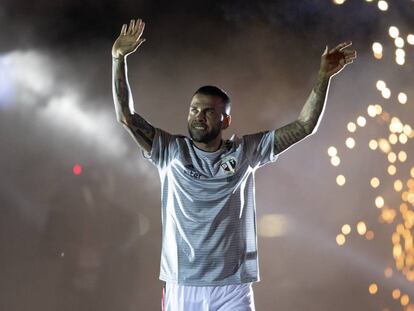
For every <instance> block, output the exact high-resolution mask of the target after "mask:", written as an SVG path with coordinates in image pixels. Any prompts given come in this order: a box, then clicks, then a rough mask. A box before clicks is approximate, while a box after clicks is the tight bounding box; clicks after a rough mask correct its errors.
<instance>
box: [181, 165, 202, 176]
mask: <svg viewBox="0 0 414 311" xmlns="http://www.w3.org/2000/svg"><path fill="white" fill-rule="evenodd" d="M184 167H185V170H184V173H185V174H187V175H189V176H190V177H192V178H194V179H200V177H201V174H200V173H199V172H197V171H196V169H195V168H194V165H192V164H186V165H184Z"/></svg>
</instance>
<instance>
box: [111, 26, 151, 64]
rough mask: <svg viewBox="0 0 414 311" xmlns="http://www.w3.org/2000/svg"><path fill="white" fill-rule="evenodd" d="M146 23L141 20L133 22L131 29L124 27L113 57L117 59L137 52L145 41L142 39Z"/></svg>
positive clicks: (114, 48)
mask: <svg viewBox="0 0 414 311" xmlns="http://www.w3.org/2000/svg"><path fill="white" fill-rule="evenodd" d="M144 27H145V23H144V22H143V21H142V20H141V19H137V20H136V21H135V20H133V19H132V20H131V22H130V23H129V27H128V25H127V24H124V25H122V29H121V33H120V35H119V37H118V38H117V39H116V40H115V43H114V45H113V47H112V56H113V57H115V58H118V57H124V56H128V55H129V54H131V53H133V52H135V51H136V50H137V49H138V47H139V46H140V45H141V44H142V43H143V42H144V41H145V39H143V38H141V36H142V33H143V32H144Z"/></svg>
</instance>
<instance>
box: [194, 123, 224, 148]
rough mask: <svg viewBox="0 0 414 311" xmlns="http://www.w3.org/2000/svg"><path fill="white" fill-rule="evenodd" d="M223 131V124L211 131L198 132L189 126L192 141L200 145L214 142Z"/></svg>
mask: <svg viewBox="0 0 414 311" xmlns="http://www.w3.org/2000/svg"><path fill="white" fill-rule="evenodd" d="M220 131H221V123H220V124H217V126H215V127H213V128H212V129H211V130H197V129H195V128H193V127H191V126H190V125H188V133H189V134H190V137H191V139H192V140H194V141H195V142H198V143H204V144H207V143H209V142H211V141H212V140H214V139H215V138H216V137H217V136H218V135H219V134H220Z"/></svg>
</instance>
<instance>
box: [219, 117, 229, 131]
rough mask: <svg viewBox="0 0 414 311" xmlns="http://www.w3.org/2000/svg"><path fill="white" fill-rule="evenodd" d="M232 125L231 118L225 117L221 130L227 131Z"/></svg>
mask: <svg viewBox="0 0 414 311" xmlns="http://www.w3.org/2000/svg"><path fill="white" fill-rule="evenodd" d="M230 124H231V116H229V115H225V116H224V119H223V123H222V125H221V129H222V130H225V129H226V128H228V127H229V126H230Z"/></svg>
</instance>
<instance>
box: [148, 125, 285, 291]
mask: <svg viewBox="0 0 414 311" xmlns="http://www.w3.org/2000/svg"><path fill="white" fill-rule="evenodd" d="M143 154H144V156H145V157H146V158H147V159H149V160H150V161H151V162H152V163H153V164H154V165H155V166H156V167H157V169H158V172H159V176H160V179H161V208H162V210H161V217H162V219H161V220H162V250H161V267H160V279H161V280H163V281H165V282H172V283H178V284H180V285H191V286H218V285H231V284H240V283H248V282H256V281H259V279H260V277H259V267H258V254H257V234H256V207H255V197H254V173H255V171H256V169H257V168H259V167H261V166H263V165H264V164H266V163H269V162H274V161H275V160H276V159H277V155H276V154H275V151H274V130H272V131H266V132H261V133H256V134H252V135H245V136H243V137H242V138H238V137H235V138H232V139H230V140H226V141H223V143H222V145H221V147H220V149H219V150H217V151H215V152H206V151H203V150H201V149H198V148H197V147H196V146H195V145H194V144H193V142H192V140H191V139H190V138H188V137H185V136H180V135H171V134H168V133H167V132H165V131H163V130H161V129H158V128H156V129H155V137H154V140H153V144H152V150H151V152H150V153H149V154H146V153H143Z"/></svg>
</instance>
